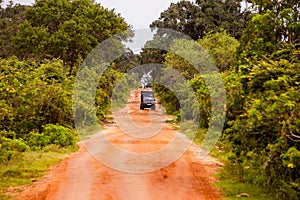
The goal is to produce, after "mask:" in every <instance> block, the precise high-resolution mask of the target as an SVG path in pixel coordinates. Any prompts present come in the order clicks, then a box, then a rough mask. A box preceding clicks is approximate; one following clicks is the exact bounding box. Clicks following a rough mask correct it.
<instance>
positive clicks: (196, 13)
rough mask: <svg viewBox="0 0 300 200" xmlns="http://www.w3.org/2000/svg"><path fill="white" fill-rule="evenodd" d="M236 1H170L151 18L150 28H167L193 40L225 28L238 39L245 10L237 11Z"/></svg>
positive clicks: (238, 1)
mask: <svg viewBox="0 0 300 200" xmlns="http://www.w3.org/2000/svg"><path fill="white" fill-rule="evenodd" d="M240 2H241V1H240V0H227V1H222V0H217V1H215V0H198V1H196V4H194V3H191V2H189V1H180V2H178V3H172V4H171V5H170V7H169V8H168V9H167V10H165V11H164V12H162V13H161V15H160V18H159V19H158V20H156V21H154V22H153V23H152V24H151V25H150V27H151V28H169V29H174V30H176V31H179V32H182V33H185V34H187V35H189V36H190V37H192V38H193V39H194V40H197V39H199V38H202V37H203V36H204V35H205V33H207V32H210V31H214V32H216V31H219V30H226V31H227V32H228V33H229V34H230V35H231V36H233V37H235V38H240V36H241V32H242V30H243V29H244V28H245V26H246V22H247V15H248V11H247V10H246V11H241V6H240Z"/></svg>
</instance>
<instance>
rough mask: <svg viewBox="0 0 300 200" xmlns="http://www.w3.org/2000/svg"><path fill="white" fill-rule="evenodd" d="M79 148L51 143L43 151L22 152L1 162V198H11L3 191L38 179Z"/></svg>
mask: <svg viewBox="0 0 300 200" xmlns="http://www.w3.org/2000/svg"><path fill="white" fill-rule="evenodd" d="M77 149H78V147H74V146H72V147H68V148H63V149H62V148H58V147H57V146H55V145H50V146H48V147H47V148H45V149H44V150H43V151H28V152H24V153H20V154H19V155H18V156H17V158H15V159H13V160H11V161H9V162H5V163H0V199H8V198H9V197H8V196H6V195H5V194H3V192H1V191H3V190H5V189H7V188H9V187H14V186H20V185H25V184H29V183H32V182H35V181H37V180H38V179H39V178H41V177H42V176H43V175H44V174H45V173H46V172H47V170H49V168H50V167H51V166H53V165H54V164H55V163H57V162H59V161H60V160H62V159H63V158H64V157H65V156H66V155H67V154H69V153H72V152H74V151H76V150H77Z"/></svg>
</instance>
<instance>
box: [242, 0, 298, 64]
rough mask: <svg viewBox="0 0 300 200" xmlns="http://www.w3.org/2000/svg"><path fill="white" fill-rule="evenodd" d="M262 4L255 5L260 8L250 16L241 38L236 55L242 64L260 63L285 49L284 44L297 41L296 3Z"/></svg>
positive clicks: (296, 42)
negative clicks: (262, 59)
mask: <svg viewBox="0 0 300 200" xmlns="http://www.w3.org/2000/svg"><path fill="white" fill-rule="evenodd" d="M264 2H265V3H263V4H261V3H260V4H258V6H259V7H262V8H261V9H259V13H257V14H253V15H252V16H251V19H250V20H249V23H248V25H247V28H246V29H245V32H244V34H243V36H242V38H241V41H240V42H241V45H240V48H239V49H238V54H239V56H240V59H241V62H242V64H245V63H249V61H250V60H252V61H253V60H260V59H261V58H262V57H264V56H266V55H268V54H271V53H273V52H275V51H277V50H279V49H284V48H286V45H293V44H299V42H300V23H299V21H300V15H299V3H298V2H297V1H296V2H294V1H278V2H277V1H264ZM254 3H256V1H254ZM268 3H270V4H268ZM271 5H272V6H271ZM295 47H296V48H299V47H297V46H295Z"/></svg>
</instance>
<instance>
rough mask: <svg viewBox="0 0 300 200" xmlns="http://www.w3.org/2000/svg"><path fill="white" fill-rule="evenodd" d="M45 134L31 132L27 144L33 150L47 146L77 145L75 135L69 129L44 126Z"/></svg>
mask: <svg viewBox="0 0 300 200" xmlns="http://www.w3.org/2000/svg"><path fill="white" fill-rule="evenodd" d="M43 129H44V130H43V132H42V133H37V132H31V133H29V134H28V137H27V144H28V145H29V146H30V147H31V149H33V150H37V149H43V148H44V147H46V146H47V145H57V146H59V147H66V146H72V145H74V144H75V135H74V133H73V131H72V130H71V129H69V128H66V127H63V126H60V125H53V124H48V125H46V126H43Z"/></svg>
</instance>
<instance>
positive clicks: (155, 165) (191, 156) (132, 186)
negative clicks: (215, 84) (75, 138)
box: [17, 91, 221, 200]
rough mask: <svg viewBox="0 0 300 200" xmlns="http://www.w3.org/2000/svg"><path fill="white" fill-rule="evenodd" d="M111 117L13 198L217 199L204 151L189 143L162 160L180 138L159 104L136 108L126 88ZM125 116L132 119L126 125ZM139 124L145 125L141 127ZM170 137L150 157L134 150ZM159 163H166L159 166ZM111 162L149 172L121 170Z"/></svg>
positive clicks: (150, 150)
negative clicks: (124, 101)
mask: <svg viewBox="0 0 300 200" xmlns="http://www.w3.org/2000/svg"><path fill="white" fill-rule="evenodd" d="M122 112H123V113H122ZM128 116H129V117H128ZM115 119H116V121H117V123H116V124H113V125H110V126H107V127H106V130H105V131H103V132H102V133H99V134H97V135H94V136H92V137H91V138H90V139H88V140H86V141H84V142H81V143H80V145H81V150H80V151H79V152H77V153H75V154H73V155H71V156H69V157H68V158H66V159H64V160H63V161H61V162H60V163H59V164H57V165H55V166H54V167H53V168H52V169H51V170H50V171H49V173H48V174H47V175H46V176H45V177H44V178H42V179H41V180H40V181H38V182H35V183H33V184H32V185H30V186H28V187H25V188H23V192H22V193H20V194H19V195H18V196H17V199H22V200H26V199H28V200H29V199H47V200H48V199H49V200H85V199H86V200H89V199H91V200H94V199H95V200H96V199H97V200H98V199H100V200H102V199H103V200H109V199H117V200H165V199H167V200H168V199H172V200H177V199H178V200H185V199H186V200H193V199H199V200H206V199H209V200H214V199H221V195H220V192H219V191H218V189H217V188H215V187H213V186H212V183H213V182H215V181H216V180H215V178H214V176H213V174H214V173H215V172H216V171H217V168H218V167H217V163H216V162H215V161H214V160H213V159H212V158H209V157H207V158H206V159H204V160H199V159H197V156H196V153H197V151H198V150H199V148H198V147H197V146H195V145H191V146H190V147H189V148H188V150H187V151H185V152H184V154H183V155H182V156H180V157H179V158H178V159H177V160H176V161H175V162H171V163H170V164H168V162H169V161H170V159H169V158H170V156H171V157H172V155H173V154H174V155H175V154H176V153H178V152H176V149H174V147H176V145H177V146H178V145H179V146H180V145H182V143H184V142H186V140H184V139H177V138H176V137H175V135H176V132H175V131H174V130H173V129H172V128H171V127H170V126H169V125H167V124H165V123H163V121H164V120H165V118H164V116H163V115H162V114H161V112H160V111H159V109H157V111H151V110H143V111H140V110H139V92H138V91H136V92H135V93H133V94H132V97H131V102H130V104H129V106H128V107H127V108H126V109H125V110H121V111H120V112H119V113H117V114H116V116H115ZM128 119H132V121H133V122H134V124H131V125H130V126H127V125H128V123H129V121H126V120H128ZM120 127H121V128H122V130H121V129H120ZM144 127H147V129H146V130H150V131H142V129H143V128H144ZM144 129H145V128H144ZM124 133H127V134H124ZM128 134H129V135H128ZM177 140H180V141H177ZM171 141H175V143H174V144H175V145H174V147H172V148H170V149H168V150H167V151H165V152H162V153H160V154H159V156H157V155H158V154H157V155H156V159H154V160H155V161H153V158H152V157H151V156H150V157H149V159H147V158H144V157H143V158H141V157H136V156H135V155H139V154H147V153H150V154H151V153H153V152H160V151H161V149H162V148H164V147H165V146H166V145H168V144H169V143H170V142H171ZM116 149H123V150H124V152H131V153H132V154H133V155H132V156H131V155H129V156H128V155H127V154H123V153H122V151H120V152H118V151H117V150H116ZM179 149H180V148H179ZM134 153H135V154H134ZM99 160H101V161H102V162H100V161H99ZM164 165H167V166H165V167H163V168H161V166H164ZM110 166H113V168H115V169H113V168H111V167H110ZM149 166H150V168H149ZM116 168H119V169H122V170H123V171H131V172H134V171H136V172H142V171H143V170H146V171H150V172H143V173H127V172H122V171H119V170H116Z"/></svg>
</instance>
